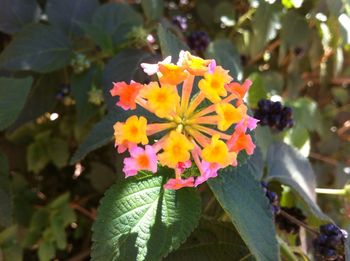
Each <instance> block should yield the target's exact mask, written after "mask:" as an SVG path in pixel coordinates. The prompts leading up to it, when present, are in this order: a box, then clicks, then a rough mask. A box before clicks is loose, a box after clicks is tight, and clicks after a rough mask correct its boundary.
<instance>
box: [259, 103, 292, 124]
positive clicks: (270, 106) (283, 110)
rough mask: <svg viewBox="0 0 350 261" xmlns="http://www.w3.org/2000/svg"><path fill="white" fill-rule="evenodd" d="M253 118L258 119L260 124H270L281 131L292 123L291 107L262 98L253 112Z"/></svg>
mask: <svg viewBox="0 0 350 261" xmlns="http://www.w3.org/2000/svg"><path fill="white" fill-rule="evenodd" d="M254 118H256V119H258V120H260V122H259V124H261V125H262V126H266V125H268V126H270V127H271V128H273V129H277V130H279V131H282V130H284V129H286V128H291V127H292V126H293V125H294V122H293V119H292V109H291V108H290V107H287V106H283V105H282V104H281V103H280V102H273V101H270V100H265V99H262V100H260V101H259V102H258V108H257V109H256V110H255V112H254Z"/></svg>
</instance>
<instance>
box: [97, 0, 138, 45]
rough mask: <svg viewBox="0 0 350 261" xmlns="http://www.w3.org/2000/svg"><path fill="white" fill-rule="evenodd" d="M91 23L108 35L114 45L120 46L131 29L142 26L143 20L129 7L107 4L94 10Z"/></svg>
mask: <svg viewBox="0 0 350 261" xmlns="http://www.w3.org/2000/svg"><path fill="white" fill-rule="evenodd" d="M92 23H93V25H95V26H96V27H98V28H100V29H101V30H103V31H105V32H106V33H107V34H108V35H110V36H111V37H112V40H113V43H114V44H120V43H122V42H123V41H125V40H126V38H127V34H128V32H129V31H130V30H131V28H132V27H134V26H142V24H143V19H142V16H141V15H140V14H139V13H137V12H136V11H134V10H133V9H132V8H131V7H130V6H129V5H126V4H117V3H108V4H104V5H101V6H100V7H99V8H98V9H97V10H96V13H95V14H94V16H93V18H92Z"/></svg>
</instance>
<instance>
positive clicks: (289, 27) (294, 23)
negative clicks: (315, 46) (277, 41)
mask: <svg viewBox="0 0 350 261" xmlns="http://www.w3.org/2000/svg"><path fill="white" fill-rule="evenodd" d="M296 35H298V37H295V36H296ZM281 39H282V41H283V42H284V43H285V44H286V45H287V46H289V47H291V48H296V47H304V46H305V47H306V44H307V42H308V40H309V39H310V30H309V25H308V23H307V21H306V18H305V17H304V16H302V15H300V14H299V13H298V12H296V11H294V10H291V11H288V12H287V13H286V14H285V15H284V16H283V18H282V31H281Z"/></svg>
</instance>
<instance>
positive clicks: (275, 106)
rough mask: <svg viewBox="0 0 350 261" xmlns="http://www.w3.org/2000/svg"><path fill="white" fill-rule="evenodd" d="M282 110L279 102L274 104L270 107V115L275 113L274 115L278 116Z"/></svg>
mask: <svg viewBox="0 0 350 261" xmlns="http://www.w3.org/2000/svg"><path fill="white" fill-rule="evenodd" d="M282 109H283V106H282V104H281V103H280V102H274V103H273V104H272V105H271V111H272V113H276V114H279V113H281V112H282Z"/></svg>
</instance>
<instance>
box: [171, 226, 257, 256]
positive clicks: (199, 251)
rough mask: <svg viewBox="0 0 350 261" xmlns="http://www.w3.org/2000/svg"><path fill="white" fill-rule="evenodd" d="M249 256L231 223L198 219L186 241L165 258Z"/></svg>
mask: <svg viewBox="0 0 350 261" xmlns="http://www.w3.org/2000/svg"><path fill="white" fill-rule="evenodd" d="M249 256H251V254H250V252H249V250H248V248H247V246H246V245H245V244H244V242H243V240H242V239H241V237H240V235H239V234H238V232H237V230H236V229H235V228H234V227H233V225H232V223H229V222H219V221H216V220H206V219H203V220H201V221H200V223H199V226H198V227H197V228H196V229H195V231H193V233H192V234H191V236H190V237H189V238H188V239H187V241H186V242H185V243H184V244H183V245H182V246H181V247H180V248H179V249H178V250H176V251H174V252H172V253H171V254H170V255H169V256H167V257H166V258H165V260H166V261H177V260H181V261H186V260H191V261H197V260H198V261H211V260H220V261H231V260H241V258H243V257H245V258H246V259H245V260H250V259H249V258H248V257H249Z"/></svg>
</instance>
